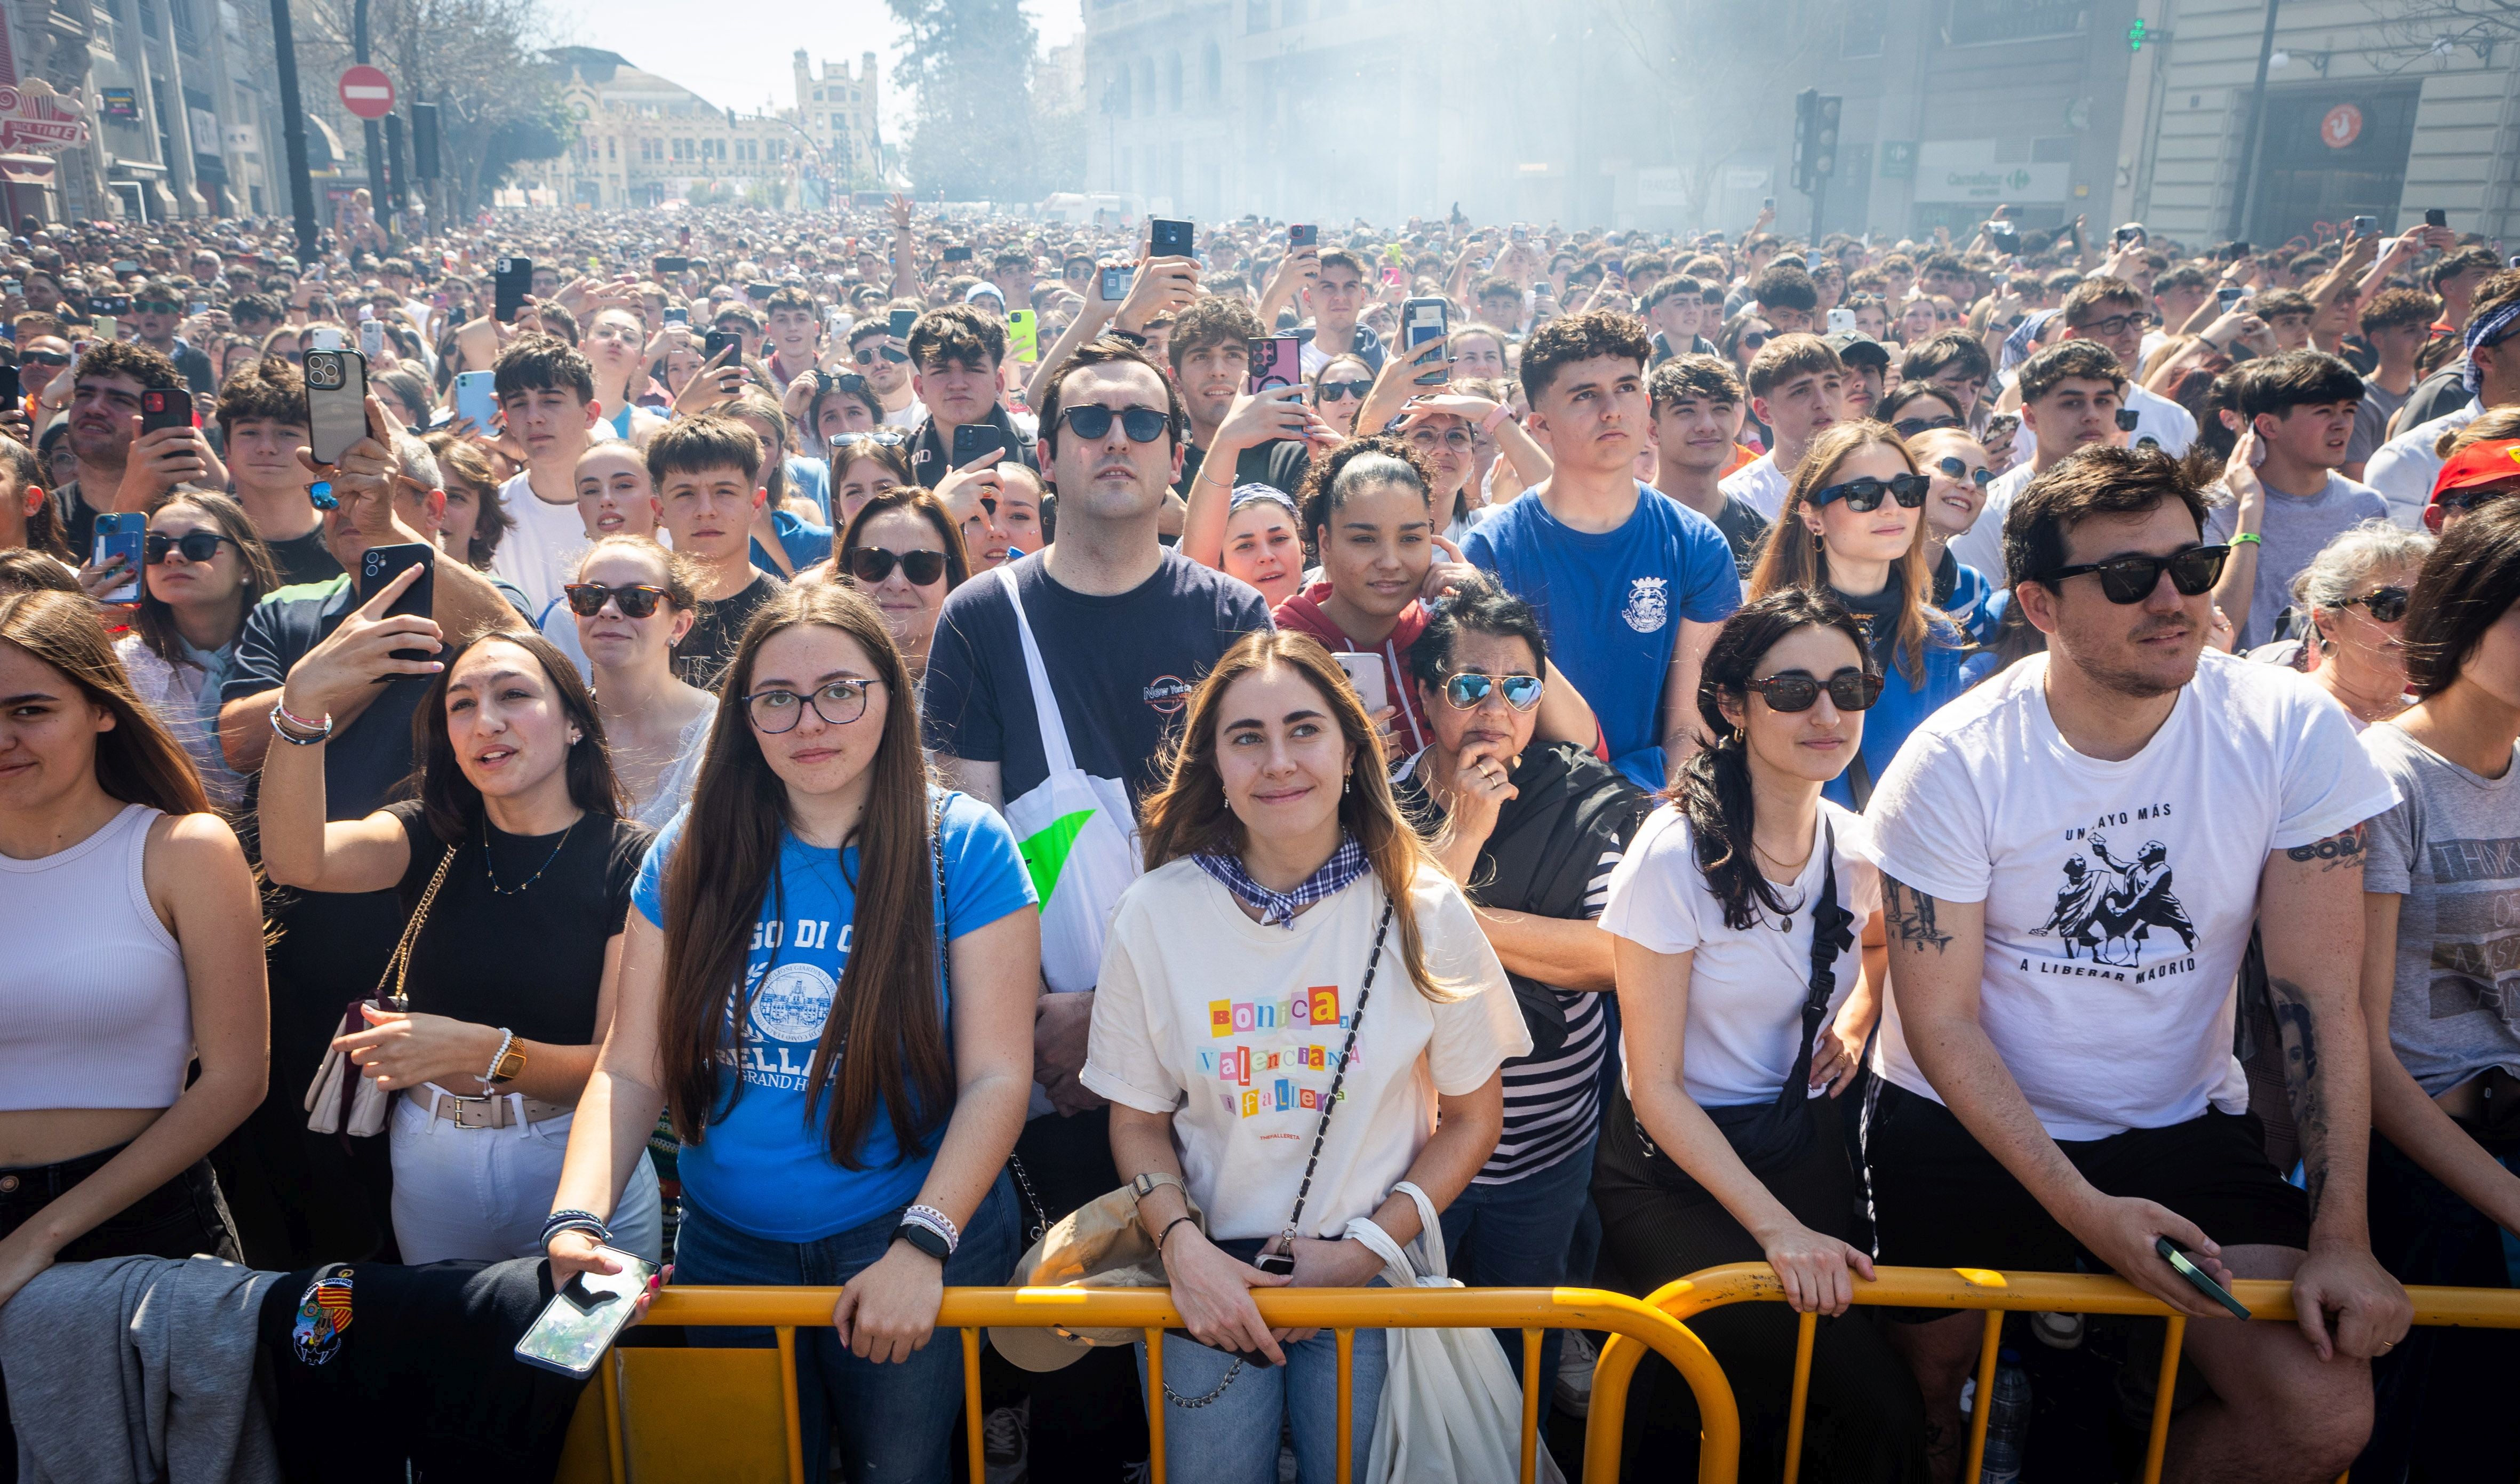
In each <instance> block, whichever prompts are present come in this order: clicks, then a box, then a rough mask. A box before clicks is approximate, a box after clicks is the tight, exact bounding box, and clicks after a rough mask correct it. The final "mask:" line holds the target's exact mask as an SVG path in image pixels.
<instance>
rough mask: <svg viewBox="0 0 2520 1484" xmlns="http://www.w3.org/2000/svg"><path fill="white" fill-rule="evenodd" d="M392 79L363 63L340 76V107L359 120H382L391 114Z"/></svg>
mask: <svg viewBox="0 0 2520 1484" xmlns="http://www.w3.org/2000/svg"><path fill="white" fill-rule="evenodd" d="M393 106H394V85H393V79H392V78H390V77H388V76H386V75H385V74H384V73H383V72H382V70H380V69H379V68H376V67H369V66H368V65H367V64H365V63H361V64H359V65H358V66H357V67H351V68H350V69H349V70H348V71H345V72H343V73H342V74H341V107H343V108H345V109H348V110H349V111H350V112H351V113H352V114H353V115H354V116H356V117H359V118H382V117H384V116H385V115H386V114H387V113H390V112H393Z"/></svg>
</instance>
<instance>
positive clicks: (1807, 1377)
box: [1785, 1309, 1820, 1484]
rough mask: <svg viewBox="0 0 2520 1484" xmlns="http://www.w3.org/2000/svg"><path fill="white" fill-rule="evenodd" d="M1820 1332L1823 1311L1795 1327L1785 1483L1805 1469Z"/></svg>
mask: <svg viewBox="0 0 2520 1484" xmlns="http://www.w3.org/2000/svg"><path fill="white" fill-rule="evenodd" d="M1819 1334H1820V1311H1818V1310H1816V1309H1815V1310H1813V1311H1812V1312H1810V1313H1808V1314H1805V1315H1803V1316H1802V1322H1801V1323H1800V1324H1798V1325H1796V1326H1795V1327H1794V1393H1793V1396H1794V1401H1793V1410H1792V1411H1791V1412H1790V1413H1788V1414H1787V1415H1786V1417H1785V1484H1796V1481H1797V1480H1799V1479H1800V1478H1801V1477H1802V1472H1803V1421H1804V1418H1805V1417H1807V1416H1808V1415H1809V1413H1810V1411H1811V1368H1812V1341H1813V1340H1814V1339H1815V1338H1816V1337H1818V1335H1819Z"/></svg>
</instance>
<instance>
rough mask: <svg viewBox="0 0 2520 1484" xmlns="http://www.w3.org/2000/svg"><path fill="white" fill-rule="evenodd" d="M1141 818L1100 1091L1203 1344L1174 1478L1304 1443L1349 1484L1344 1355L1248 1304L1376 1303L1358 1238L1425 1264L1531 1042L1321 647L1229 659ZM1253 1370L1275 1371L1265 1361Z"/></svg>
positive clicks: (1367, 1376) (1306, 1472) (1112, 943)
mask: <svg viewBox="0 0 2520 1484" xmlns="http://www.w3.org/2000/svg"><path fill="white" fill-rule="evenodd" d="M1145 816H1146V829H1145V832H1144V835H1143V838H1144V841H1145V849H1146V861H1147V872H1146V875H1144V876H1142V877H1139V878H1138V880H1137V881H1136V883H1135V884H1133V885H1131V886H1130V887H1129V889H1128V891H1127V892H1126V893H1125V894H1123V895H1122V896H1121V898H1120V902H1119V905H1118V907H1117V908H1116V909H1115V911H1114V913H1113V917H1112V922H1111V927H1110V933H1109V936H1108V937H1107V938H1106V939H1105V943H1104V949H1103V955H1102V975H1101V978H1100V981H1099V982H1098V984H1097V985H1096V995H1095V1003H1094V1027H1093V1033H1092V1040H1091V1045H1090V1049H1089V1051H1088V1053H1087V1057H1086V1065H1085V1070H1084V1073H1083V1076H1082V1080H1083V1082H1084V1083H1085V1085H1086V1087H1088V1088H1089V1089H1091V1090H1092V1091H1094V1092H1096V1093H1099V1094H1101V1095H1102V1096H1103V1097H1105V1098H1107V1099H1109V1100H1110V1101H1111V1154H1112V1158H1113V1160H1114V1162H1115V1163H1117V1164H1118V1166H1119V1168H1120V1173H1121V1174H1122V1175H1123V1176H1126V1177H1134V1178H1135V1179H1136V1184H1137V1188H1138V1190H1139V1191H1140V1192H1142V1194H1141V1197H1140V1199H1139V1202H1138V1220H1139V1222H1140V1224H1141V1225H1143V1226H1144V1227H1145V1228H1146V1230H1147V1235H1148V1237H1151V1238H1153V1239H1154V1241H1155V1243H1156V1246H1157V1248H1158V1249H1159V1250H1160V1251H1161V1252H1162V1254H1163V1259H1164V1267H1165V1272H1166V1274H1167V1276H1168V1277H1169V1279H1170V1281H1171V1284H1172V1292H1173V1300H1174V1302H1175V1303H1176V1304H1177V1305H1178V1306H1179V1307H1180V1309H1181V1313H1182V1319H1183V1322H1184V1324H1185V1325H1186V1326H1187V1327H1188V1328H1189V1330H1190V1333H1191V1336H1192V1338H1190V1339H1181V1338H1178V1337H1167V1338H1166V1339H1165V1341H1164V1354H1163V1366H1164V1391H1165V1396H1166V1399H1167V1411H1166V1413H1165V1417H1164V1431H1165V1437H1166V1447H1167V1453H1168V1456H1169V1457H1168V1462H1169V1466H1170V1467H1171V1468H1172V1469H1173V1470H1174V1472H1175V1473H1176V1474H1177V1475H1178V1476H1179V1477H1182V1478H1196V1479H1212V1480H1217V1481H1220V1484H1221V1481H1228V1480H1237V1481H1238V1480H1244V1479H1257V1478H1261V1477H1274V1474H1271V1473H1266V1472H1265V1471H1264V1469H1263V1467H1262V1464H1263V1462H1265V1459H1266V1458H1268V1457H1274V1456H1275V1451H1276V1446H1275V1440H1276V1439H1277V1437H1278V1434H1279V1429H1280V1425H1281V1422H1282V1421H1285V1422H1289V1423H1291V1425H1292V1428H1293V1433H1294V1440H1295V1456H1296V1459H1297V1461H1298V1464H1299V1467H1300V1470H1301V1473H1302V1476H1303V1477H1304V1478H1306V1479H1328V1478H1329V1477H1331V1476H1332V1474H1333V1472H1334V1470H1335V1467H1336V1461H1337V1454H1338V1446H1337V1437H1336V1426H1335V1423H1336V1417H1337V1410H1338V1408H1337V1390H1338V1366H1337V1359H1336V1353H1335V1350H1334V1348H1333V1346H1332V1344H1331V1342H1330V1339H1329V1337H1328V1336H1321V1335H1317V1334H1316V1333H1315V1332H1314V1331H1310V1330H1301V1331H1285V1330H1279V1331H1274V1332H1273V1331H1272V1330H1271V1329H1270V1327H1268V1326H1267V1325H1265V1324H1263V1323H1262V1322H1261V1320H1260V1315H1259V1310H1258V1309H1257V1308H1256V1307H1255V1306H1254V1305H1253V1304H1252V1302H1251V1298H1250V1293H1249V1290H1250V1289H1252V1288H1259V1287H1275V1286H1281V1285H1288V1284H1291V1285H1293V1286H1297V1287H1316V1286H1320V1287H1356V1286H1363V1285H1366V1284H1368V1283H1371V1282H1374V1281H1376V1279H1377V1278H1378V1277H1379V1275H1380V1274H1381V1272H1382V1268H1383V1262H1382V1259H1381V1258H1379V1257H1377V1256H1375V1255H1374V1254H1373V1250H1372V1249H1371V1248H1369V1247H1367V1246H1366V1245H1365V1244H1364V1243H1363V1242H1360V1241H1358V1240H1356V1239H1354V1238H1352V1237H1347V1236H1346V1235H1345V1234H1346V1232H1347V1229H1348V1224H1349V1223H1350V1222H1351V1221H1354V1220H1357V1219H1360V1218H1363V1219H1370V1220H1372V1221H1373V1223H1374V1224H1375V1225H1376V1226H1379V1227H1380V1228H1381V1229H1382V1230H1383V1231H1384V1232H1385V1233H1387V1234H1389V1236H1390V1237H1391V1238H1392V1239H1393V1240H1394V1241H1396V1242H1400V1243H1403V1244H1406V1243H1408V1242H1411V1241H1413V1240H1415V1239H1416V1238H1417V1237H1418V1236H1419V1234H1420V1232H1421V1231H1422V1230H1423V1226H1422V1223H1423V1217H1422V1215H1421V1212H1422V1210H1423V1209H1425V1207H1424V1206H1421V1204H1420V1202H1421V1201H1423V1202H1426V1203H1427V1204H1430V1205H1431V1206H1432V1207H1433V1208H1435V1209H1437V1210H1440V1209H1441V1208H1442V1207H1444V1206H1445V1205H1448V1204H1450V1203H1451V1202H1452V1200H1453V1199H1454V1197H1456V1196H1458V1195H1459V1194H1461V1192H1462V1190H1463V1187H1465V1186H1467V1185H1468V1184H1469V1182H1470V1178H1471V1177H1472V1176H1474V1175H1476V1174H1477V1173H1478V1171H1479V1167H1480V1166H1481V1165H1482V1164H1484V1163H1485V1162H1486V1160H1487V1157H1488V1155H1489V1153H1490V1152H1491V1151H1492V1150H1494V1148H1495V1147H1496V1142H1497V1136H1498V1134H1499V1132H1500V1131H1501V1130H1502V1129H1503V1128H1504V1125H1505V1092H1504V1083H1503V1080H1502V1078H1501V1077H1500V1075H1499V1072H1498V1068H1499V1067H1501V1066H1502V1065H1503V1064H1504V1062H1505V1061H1506V1059H1507V1058H1508V1057H1516V1056H1520V1055H1522V1054H1524V1053H1526V1052H1528V1051H1529V1050H1530V1049H1531V1036H1530V1033H1529V1031H1527V1030H1526V1029H1525V1028H1524V1026H1523V1023H1522V1015H1521V1012H1520V1011H1519V1009H1518V1008H1517V1006H1516V1003H1515V1000H1514V995H1513V990H1512V987H1511V985H1510V984H1509V983H1508V981H1507V979H1506V973H1505V967H1504V966H1503V965H1501V964H1500V963H1498V961H1497V956H1496V952H1495V950H1493V949H1491V948H1490V947H1489V946H1488V943H1487V939H1486V937H1485V935H1484V934H1482V933H1481V932H1480V930H1479V926H1478V922H1477V920H1476V919H1475V918H1474V917H1472V915H1471V912H1470V908H1469V904H1468V903H1467V902H1466V901H1464V900H1463V896H1462V893H1461V891H1460V889H1459V888H1458V887H1456V886H1455V885H1454V884H1453V883H1452V880H1451V878H1450V877H1446V876H1445V875H1444V872H1443V870H1442V868H1441V867H1440V866H1438V865H1437V864H1436V863H1435V861H1434V860H1433V858H1432V857H1430V856H1429V855H1428V854H1427V853H1426V847H1425V846H1424V844H1423V843H1421V842H1420V841H1419V839H1418V835H1417V833H1416V832H1415V831H1413V830H1412V829H1411V828H1410V826H1409V825H1408V823H1407V822H1406V821H1405V820H1403V819H1402V818H1401V817H1400V814H1399V811H1398V809H1397V807H1396V806H1395V805H1394V804H1393V802H1392V795H1391V786H1390V783H1389V782H1388V780H1387V779H1386V777H1385V774H1384V769H1383V765H1382V749H1381V744H1380V742H1379V741H1378V740H1377V738H1376V737H1375V735H1374V730H1373V723H1372V722H1371V721H1369V720H1368V719H1367V717H1366V712H1365V705H1364V703H1363V702H1362V701H1361V700H1360V699H1358V697H1357V694H1356V692H1355V690H1354V689H1353V688H1352V687H1351V686H1350V685H1349V684H1348V681H1347V678H1346V676H1345V675H1344V674H1343V673H1342V672H1341V671H1340V669H1339V668H1338V665H1337V663H1336V661H1334V660H1332V659H1331V658H1330V654H1329V652H1328V650H1325V649H1324V648H1322V646H1321V644H1320V642H1319V641H1317V640H1314V639H1312V638H1310V637H1308V636H1305V635H1301V634H1289V633H1286V632H1283V631H1267V632H1262V633H1257V634H1250V635H1246V636H1244V638H1243V639H1242V640H1241V641H1240V642H1239V643H1238V644H1237V645H1235V647H1234V648H1233V649H1231V650H1229V651H1227V652H1226V653H1225V656H1224V657H1223V658H1222V659H1220V660H1219V661H1218V662H1217V665H1216V668H1215V669H1214V670H1212V671H1210V672H1209V673H1208V675H1207V677H1206V678H1205V679H1204V680H1202V681H1200V682H1199V685H1198V688H1197V689H1196V690H1195V691H1194V692H1193V693H1192V696H1191V700H1190V707H1189V712H1188V715H1187V717H1186V719H1185V722H1184V725H1183V729H1182V734H1181V738H1180V741H1179V742H1178V743H1177V745H1176V747H1175V749H1174V752H1173V755H1172V758H1171V760H1170V767H1169V770H1168V772H1167V774H1166V777H1165V781H1164V784H1163V786H1162V787H1160V788H1159V789H1157V790H1156V791H1155V792H1154V793H1153V794H1151V795H1150V796H1148V799H1147V802H1146V807H1145ZM1229 957H1230V960H1231V962H1232V964H1233V968H1232V971H1231V972H1230V973H1227V974H1220V973H1219V971H1218V965H1219V963H1220V962H1221V961H1222V960H1224V959H1227V958H1229ZM1369 1026H1370V1027H1371V1028H1370V1029H1369V1028H1368V1027H1369ZM1315 1149H1318V1151H1319V1152H1318V1156H1317V1157H1316V1158H1315V1159H1314V1160H1313V1161H1312V1163H1311V1164H1310V1165H1309V1166H1308V1164H1307V1160H1306V1156H1307V1153H1308V1152H1309V1151H1313V1150H1315ZM1229 1172H1230V1174H1229ZM1193 1202H1195V1205H1196V1209H1197V1210H1198V1211H1199V1212H1200V1213H1202V1215H1201V1216H1200V1217H1199V1218H1195V1219H1193V1218H1192V1216H1191V1211H1192V1203H1193ZM1430 1237H1431V1239H1432V1240H1436V1241H1441V1240H1442V1237H1441V1236H1440V1234H1439V1233H1438V1234H1430ZM1253 1351H1258V1352H1262V1353H1263V1354H1265V1355H1266V1356H1267V1357H1268V1359H1269V1361H1270V1362H1271V1365H1270V1366H1268V1367H1266V1368H1256V1367H1249V1366H1246V1365H1244V1363H1243V1360H1242V1357H1244V1356H1247V1355H1249V1354H1250V1352H1253ZM1383 1364H1384V1363H1383V1344H1382V1336H1381V1334H1380V1332H1379V1331H1375V1330H1360V1331H1358V1332H1357V1335H1356V1344H1355V1349H1354V1367H1353V1371H1352V1372H1351V1374H1352V1388H1353V1392H1352V1394H1353V1397H1354V1409H1353V1413H1352V1417H1353V1419H1354V1426H1353V1431H1352V1435H1351V1449H1352V1461H1353V1463H1354V1466H1355V1468H1356V1469H1357V1470H1358V1471H1360V1472H1362V1471H1363V1470H1364V1468H1365V1466H1366V1462H1367V1449H1368V1447H1369V1445H1370V1444H1371V1442H1372V1440H1373V1417H1374V1413H1375V1411H1376V1409H1377V1408H1378V1406H1379V1402H1380V1397H1381V1388H1382V1376H1383ZM1264 1445H1265V1446H1264Z"/></svg>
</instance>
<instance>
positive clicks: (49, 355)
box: [18, 350, 70, 366]
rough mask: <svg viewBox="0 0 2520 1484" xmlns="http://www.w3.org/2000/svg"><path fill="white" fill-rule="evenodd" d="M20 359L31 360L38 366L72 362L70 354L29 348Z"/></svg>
mask: <svg viewBox="0 0 2520 1484" xmlns="http://www.w3.org/2000/svg"><path fill="white" fill-rule="evenodd" d="M18 359H19V361H20V362H21V363H27V362H31V363H32V364H34V365H37V366H67V365H68V364H69V363H70V358H69V357H68V356H66V355H63V354H61V353H60V352H59V351H53V350H29V351H27V352H26V353H25V354H24V355H22V356H20V357H18Z"/></svg>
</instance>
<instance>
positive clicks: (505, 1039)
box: [481, 1026, 517, 1084]
mask: <svg viewBox="0 0 2520 1484" xmlns="http://www.w3.org/2000/svg"><path fill="white" fill-rule="evenodd" d="M516 1044H517V1033H516V1032H515V1031H512V1030H509V1029H507V1028H506V1027H505V1026H502V1027H500V1030H499V1049H498V1050H497V1051H495V1052H492V1053H491V1054H490V1069H489V1070H488V1071H486V1072H483V1073H482V1074H481V1081H482V1082H483V1083H484V1084H493V1083H495V1082H496V1081H497V1079H498V1075H499V1063H500V1062H502V1061H505V1060H507V1059H508V1051H509V1049H510V1048H511V1047H513V1046H515V1045H516Z"/></svg>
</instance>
